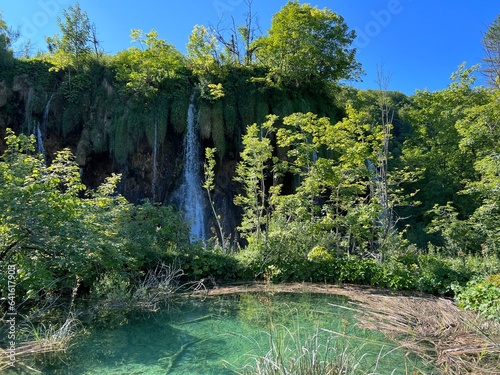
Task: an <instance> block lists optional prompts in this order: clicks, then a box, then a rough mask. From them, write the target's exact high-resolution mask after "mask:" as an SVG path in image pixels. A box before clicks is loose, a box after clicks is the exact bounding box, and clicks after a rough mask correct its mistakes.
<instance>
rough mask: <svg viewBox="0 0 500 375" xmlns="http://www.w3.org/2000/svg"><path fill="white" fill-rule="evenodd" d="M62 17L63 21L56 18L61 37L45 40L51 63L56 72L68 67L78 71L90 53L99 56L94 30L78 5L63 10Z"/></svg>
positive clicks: (55, 36) (57, 35)
mask: <svg viewBox="0 0 500 375" xmlns="http://www.w3.org/2000/svg"><path fill="white" fill-rule="evenodd" d="M63 17H64V18H63V19H61V18H59V17H58V18H57V25H58V26H59V29H60V30H61V35H59V34H56V35H54V36H52V37H47V38H46V41H47V46H48V50H49V52H50V54H51V62H52V63H53V64H54V65H55V69H56V70H59V69H63V68H65V67H68V66H70V67H72V68H74V69H75V70H77V71H80V70H82V68H83V67H84V65H85V62H86V61H87V59H88V58H89V56H90V55H91V54H92V51H94V52H95V54H96V57H99V56H100V53H101V52H100V47H99V41H98V40H97V33H96V28H95V25H94V24H93V23H91V22H90V20H89V17H88V15H87V12H85V11H82V9H81V8H80V4H78V3H76V4H75V5H74V6H70V7H68V9H67V10H64V11H63Z"/></svg>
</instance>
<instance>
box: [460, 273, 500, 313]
mask: <svg viewBox="0 0 500 375" xmlns="http://www.w3.org/2000/svg"><path fill="white" fill-rule="evenodd" d="M456 299H457V301H458V304H459V306H460V307H463V308H465V309H469V310H474V311H477V312H479V313H480V314H482V315H484V316H485V317H486V318H489V319H495V320H499V321H500V274H495V275H490V276H488V277H486V278H483V279H476V280H472V281H470V282H468V283H467V285H466V286H465V287H464V288H460V289H459V292H458V295H457V297H456Z"/></svg>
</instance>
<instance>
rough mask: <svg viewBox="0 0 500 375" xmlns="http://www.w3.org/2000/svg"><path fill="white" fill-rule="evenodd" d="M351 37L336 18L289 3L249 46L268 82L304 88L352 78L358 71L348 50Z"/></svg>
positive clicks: (327, 12)
mask: <svg viewBox="0 0 500 375" xmlns="http://www.w3.org/2000/svg"><path fill="white" fill-rule="evenodd" d="M354 38H355V33H354V32H353V31H349V29H348V27H347V25H346V23H345V22H344V19H343V18H342V17H341V16H340V15H338V14H336V13H334V12H332V11H331V10H329V9H327V8H325V9H318V8H317V7H314V8H313V7H312V6H311V5H309V4H299V2H298V1H289V2H288V3H287V4H286V5H284V6H283V7H282V8H281V10H280V11H279V12H278V13H276V14H275V15H274V16H273V18H272V21H271V28H270V29H269V31H268V34H267V35H264V36H261V37H260V38H258V39H256V40H255V42H254V44H253V47H254V48H255V50H256V57H257V60H258V61H259V62H261V63H262V64H264V65H265V66H266V67H268V69H269V72H268V74H267V76H266V79H267V80H268V81H269V82H273V83H276V84H281V83H288V82H292V83H293V84H297V85H302V84H305V85H307V84H314V83H315V82H319V83H324V82H327V81H333V82H336V81H338V80H340V79H346V78H356V77H357V76H358V74H359V70H360V68H359V64H358V63H357V62H356V61H355V57H354V55H355V50H354V49H353V48H351V47H350V45H351V43H352V42H353V40H354Z"/></svg>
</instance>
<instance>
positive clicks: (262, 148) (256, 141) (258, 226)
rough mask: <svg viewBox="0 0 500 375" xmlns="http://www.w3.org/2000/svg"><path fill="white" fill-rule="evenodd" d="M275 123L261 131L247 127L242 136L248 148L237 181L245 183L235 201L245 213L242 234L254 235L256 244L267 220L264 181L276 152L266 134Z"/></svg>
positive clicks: (243, 152)
mask: <svg viewBox="0 0 500 375" xmlns="http://www.w3.org/2000/svg"><path fill="white" fill-rule="evenodd" d="M275 120H276V116H269V117H268V119H267V121H266V122H265V123H264V124H262V127H261V128H260V129H259V127H258V126H257V124H253V125H250V126H248V128H247V134H246V135H245V136H243V145H244V146H245V148H244V149H243V151H242V152H241V155H240V156H241V161H240V162H239V163H238V166H237V167H236V177H235V180H236V181H237V182H240V183H241V184H242V186H243V192H244V194H239V195H237V196H236V197H235V200H234V203H235V204H236V205H238V206H241V207H242V208H243V210H244V213H243V219H242V222H241V226H240V231H241V233H242V234H243V235H244V236H249V235H250V234H252V233H255V235H256V239H257V241H259V237H260V234H261V231H262V226H263V225H264V220H265V218H266V212H265V211H266V206H265V205H266V190H265V178H266V170H267V169H268V162H269V161H270V159H271V156H272V151H273V148H272V145H271V142H270V139H269V138H267V137H266V135H267V133H268V130H269V129H270V127H271V126H272V124H273V123H274V121H275Z"/></svg>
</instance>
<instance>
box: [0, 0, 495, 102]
mask: <svg viewBox="0 0 500 375" xmlns="http://www.w3.org/2000/svg"><path fill="white" fill-rule="evenodd" d="M302 2H308V3H310V4H311V5H317V6H318V7H319V8H324V7H327V8H329V9H331V10H333V11H334V12H337V13H338V14H340V15H342V16H343V17H344V18H345V20H346V22H347V24H348V26H349V27H350V28H351V29H354V30H356V32H357V33H358V39H357V40H356V42H355V46H356V47H357V48H358V54H357V60H358V61H359V62H361V64H362V65H363V69H364V70H365V72H366V75H365V76H364V77H363V82H361V83H353V85H354V86H356V87H361V88H376V87H377V84H376V79H377V67H378V66H383V70H384V72H385V73H386V74H390V75H391V81H390V85H389V89H392V90H399V91H402V92H404V93H406V94H412V93H414V91H415V89H429V90H431V91H435V90H441V89H443V88H445V87H446V86H447V85H448V84H449V82H450V81H449V77H450V75H451V73H453V72H454V71H455V70H456V69H457V67H458V65H459V64H461V63H462V62H464V61H465V62H467V65H468V66H471V65H474V64H476V63H479V62H481V58H482V57H483V56H484V53H483V50H482V46H481V38H482V36H481V33H482V32H484V31H486V29H487V27H488V25H490V24H491V23H492V22H493V21H494V19H495V18H496V16H497V15H498V14H499V13H500V1H498V0H474V1H472V0H453V1H452V0H446V1H445V0H311V1H302ZM75 3H76V1H73V0H0V9H1V10H2V13H3V17H4V20H5V21H6V22H7V24H8V25H9V26H14V27H17V26H19V27H20V28H21V31H22V32H23V34H24V35H25V36H26V37H28V38H30V39H31V40H32V41H33V42H34V43H35V46H36V48H37V49H45V42H44V40H45V36H48V35H53V34H55V33H57V32H58V28H57V24H56V18H57V16H60V15H61V12H62V10H63V9H64V8H66V7H68V6H69V5H72V4H75ZM79 3H80V6H81V8H82V9H83V10H85V11H86V12H87V13H88V15H89V18H90V20H91V21H92V22H94V23H95V24H96V26H97V31H98V33H99V38H100V40H101V41H102V44H103V47H104V49H105V51H106V52H109V53H116V52H118V51H120V50H123V49H126V48H128V47H129V46H130V38H129V35H130V29H132V28H134V29H143V30H144V31H149V30H150V29H152V28H154V29H156V30H157V31H158V32H159V35H160V38H162V39H166V40H167V41H168V42H170V43H172V44H174V45H175V46H176V47H177V48H178V49H179V50H181V51H183V52H184V51H185V45H186V43H187V39H188V35H189V34H190V33H191V31H192V29H193V26H194V25H196V24H200V25H207V26H208V25H209V24H212V25H215V24H217V23H218V21H219V19H220V18H221V17H222V18H223V21H222V22H226V23H227V22H229V21H230V20H231V18H232V17H233V18H235V20H236V21H237V22H238V20H240V21H241V20H242V19H243V15H244V14H245V12H246V11H247V7H246V5H245V1H244V0H190V1H185V0H182V1H181V0H149V1H148V0H145V1H131V0H99V1H96V0H80V1H79ZM285 3H286V0H253V11H254V13H256V14H257V16H258V20H259V24H260V26H261V29H262V31H263V32H265V31H266V30H267V29H268V28H269V25H270V21H271V18H272V15H273V14H275V13H276V12H278V11H279V9H280V8H281V7H282V6H283V5H284V4H285ZM224 20H225V21H224Z"/></svg>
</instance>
